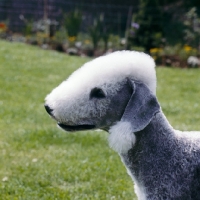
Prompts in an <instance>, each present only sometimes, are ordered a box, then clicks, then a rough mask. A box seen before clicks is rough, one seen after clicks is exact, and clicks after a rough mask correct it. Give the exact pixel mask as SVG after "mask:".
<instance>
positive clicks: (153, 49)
mask: <svg viewBox="0 0 200 200" xmlns="http://www.w3.org/2000/svg"><path fill="white" fill-rule="evenodd" d="M159 51H161V49H160V48H152V49H150V53H158V52H159Z"/></svg>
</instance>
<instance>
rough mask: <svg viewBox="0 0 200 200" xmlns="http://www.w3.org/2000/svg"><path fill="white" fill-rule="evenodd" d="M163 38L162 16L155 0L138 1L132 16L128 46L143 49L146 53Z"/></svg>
mask: <svg viewBox="0 0 200 200" xmlns="http://www.w3.org/2000/svg"><path fill="white" fill-rule="evenodd" d="M162 37H163V29H162V14H161V10H160V7H159V4H158V1H157V0H140V3H139V10H138V12H137V13H136V14H134V15H133V19H132V24H131V29H130V33H129V45H131V46H141V47H144V49H145V51H146V52H149V51H150V49H151V48H154V47H158V45H160V44H161V40H162Z"/></svg>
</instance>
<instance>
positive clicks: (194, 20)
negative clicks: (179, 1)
mask: <svg viewBox="0 0 200 200" xmlns="http://www.w3.org/2000/svg"><path fill="white" fill-rule="evenodd" d="M184 25H185V27H186V28H185V30H184V33H185V41H186V42H187V44H189V45H191V46H193V47H196V48H198V47H199V45H200V18H199V16H198V15H197V9H196V8H195V7H193V8H191V9H190V10H189V11H188V12H187V13H186V14H185V21H184Z"/></svg>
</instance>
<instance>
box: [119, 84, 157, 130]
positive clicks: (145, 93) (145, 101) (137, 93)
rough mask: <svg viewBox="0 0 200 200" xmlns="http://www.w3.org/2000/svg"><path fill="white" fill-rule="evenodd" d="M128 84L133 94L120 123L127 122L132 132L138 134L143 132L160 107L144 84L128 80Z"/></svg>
mask: <svg viewBox="0 0 200 200" xmlns="http://www.w3.org/2000/svg"><path fill="white" fill-rule="evenodd" d="M129 84H130V85H131V86H132V88H133V93H132V96H131V98H130V100H129V102H128V104H127V106H126V108H125V111H124V114H123V116H122V118H121V121H122V122H129V123H130V124H131V128H132V132H138V131H141V130H143V129H144V128H145V127H146V126H147V125H148V124H149V123H150V121H151V119H152V118H153V116H154V115H155V114H156V113H157V112H159V111H160V105H159V103H158V101H157V98H156V96H155V95H154V94H153V93H152V92H151V91H150V89H149V88H148V87H147V86H146V85H145V84H144V83H141V82H135V81H131V80H129Z"/></svg>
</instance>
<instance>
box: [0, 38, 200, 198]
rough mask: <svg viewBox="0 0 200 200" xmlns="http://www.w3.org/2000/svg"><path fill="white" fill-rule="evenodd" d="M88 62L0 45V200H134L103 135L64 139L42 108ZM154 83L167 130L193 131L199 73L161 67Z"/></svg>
mask: <svg viewBox="0 0 200 200" xmlns="http://www.w3.org/2000/svg"><path fill="white" fill-rule="evenodd" d="M88 60H89V59H88V58H79V57H70V56H67V55H65V54H61V53H57V52H54V51H44V50H41V49H39V48H37V47H33V46H27V45H24V44H18V43H8V42H4V41H0V155H1V156H0V199H2V200H18V199H19V200H29V199H30V200H44V199H45V200H50V199H52V200H56V199H57V200H61V199H65V200H68V199H70V200H76V199H77V200H86V199H87V200H93V199H96V200H101V199H102V200H105V199H106V200H121V199H126V200H132V199H136V197H135V195H134V192H133V184H132V181H131V179H130V177H129V176H128V175H127V173H126V170H125V167H124V166H123V164H122V163H121V161H120V158H119V156H118V155H117V154H116V153H115V152H113V151H112V150H111V149H109V147H108V144H107V133H105V132H92V131H89V132H78V133H73V134H72V133H70V134H69V133H66V132H63V131H61V130H60V129H58V128H57V127H56V124H55V122H54V121H53V120H52V119H50V117H49V116H48V115H47V114H46V112H45V110H44V108H43V104H44V98H45V96H46V94H48V93H49V92H50V91H51V90H52V89H53V88H54V87H55V86H57V85H58V84H59V83H60V82H61V81H63V80H64V79H65V78H66V77H67V76H68V75H69V74H70V73H71V72H72V71H74V70H75V69H77V68H78V67H79V66H81V65H82V64H83V63H85V62H86V61H88ZM157 76H158V87H157V95H158V99H159V101H160V103H161V106H162V108H163V111H164V113H165V114H166V116H167V117H168V119H169V121H170V123H171V124H172V125H173V126H174V127H175V128H177V129H182V130H200V123H199V122H200V115H199V112H200V103H199V97H200V90H199V86H200V70H199V69H172V68H163V67H162V68H161V67H160V68H157Z"/></svg>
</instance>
